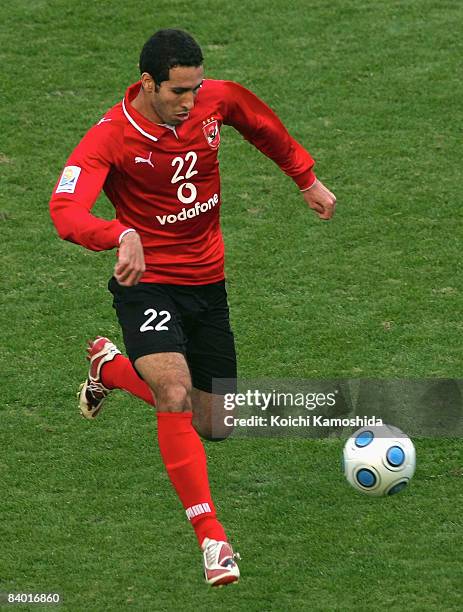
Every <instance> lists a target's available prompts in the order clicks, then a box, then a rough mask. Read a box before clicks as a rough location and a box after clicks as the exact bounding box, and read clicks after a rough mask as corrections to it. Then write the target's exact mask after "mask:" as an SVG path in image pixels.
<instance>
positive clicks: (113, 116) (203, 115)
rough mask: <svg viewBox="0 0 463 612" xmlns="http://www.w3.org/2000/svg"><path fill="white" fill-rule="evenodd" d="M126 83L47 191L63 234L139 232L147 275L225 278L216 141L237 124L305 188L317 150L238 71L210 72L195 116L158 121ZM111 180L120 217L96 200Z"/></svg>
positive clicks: (90, 243)
mask: <svg viewBox="0 0 463 612" xmlns="http://www.w3.org/2000/svg"><path fill="white" fill-rule="evenodd" d="M140 87H141V83H140V82H138V83H135V84H133V85H132V86H130V87H129V88H128V89H127V92H126V94H125V97H124V99H123V100H122V101H121V102H120V103H119V104H116V105H115V106H114V107H113V108H111V109H110V110H109V111H108V112H107V113H106V114H105V115H104V117H103V118H102V119H101V120H100V121H99V122H98V123H97V124H96V125H94V126H93V127H92V128H91V129H90V130H89V131H88V132H87V133H86V135H85V136H84V137H83V139H82V140H81V142H80V143H79V144H78V146H77V147H76V148H75V149H74V151H73V152H72V153H71V155H70V157H69V159H68V160H67V162H66V166H65V168H64V170H63V172H62V174H61V177H60V179H59V180H58V182H57V184H56V186H55V188H54V190H53V195H52V198H51V201H50V212H51V217H52V219H53V222H54V224H55V226H56V228H57V230H58V233H59V235H60V236H61V237H62V238H63V239H65V240H69V241H71V242H75V243H77V244H80V245H82V246H84V247H86V248H88V249H91V250H94V251H100V250H107V249H113V248H116V247H118V245H119V238H120V236H121V234H122V233H123V232H124V231H125V230H127V229H135V230H136V231H137V232H138V233H139V234H140V237H141V240H142V244H143V250H144V256H145V263H146V272H145V274H144V276H143V278H142V279H141V280H142V282H156V283H169V284H179V285H198V284H207V283H213V282H217V281H219V280H222V279H223V278H224V244H223V239H222V233H221V229H220V207H221V197H220V174H219V163H218V151H219V147H220V129H221V126H222V125H223V124H225V125H231V126H233V127H234V128H235V129H237V130H238V131H239V132H240V133H241V134H242V135H243V136H244V137H245V138H246V139H247V140H248V141H249V142H251V143H252V144H253V145H254V146H255V147H257V148H258V149H259V150H260V151H262V153H264V154H265V155H267V156H268V157H269V158H270V159H272V160H273V161H274V162H275V163H276V164H278V166H279V167H280V168H281V169H282V170H283V171H284V172H285V173H286V174H287V175H288V176H290V177H291V178H292V179H293V180H294V181H295V182H296V184H297V185H298V187H299V188H300V189H301V190H304V189H307V188H308V187H310V186H311V185H312V183H313V182H314V180H315V175H314V174H313V171H312V167H313V164H314V161H313V159H312V157H311V156H310V154H309V153H308V152H307V151H306V150H305V149H304V148H303V147H302V146H301V145H300V144H299V143H298V142H296V141H295V140H294V139H293V138H292V137H291V136H290V135H289V133H288V132H287V130H286V128H285V127H284V125H283V124H282V123H281V121H280V120H279V118H278V117H277V116H276V114H275V113H274V112H273V111H272V110H271V109H270V108H269V107H268V106H267V105H266V104H265V103H264V102H262V101H261V100H260V99H259V98H258V97H257V96H255V95H254V94H253V93H251V92H250V91H249V90H247V89H245V88H244V87H242V86H241V85H239V84H237V83H234V82H231V81H218V80H205V81H204V82H203V86H202V88H201V90H200V91H199V93H198V95H197V97H196V101H195V106H194V108H193V109H192V111H191V112H190V115H189V118H188V119H187V120H186V121H184V122H183V123H182V124H180V125H178V126H176V127H175V128H174V127H170V126H166V125H158V124H156V123H153V122H152V121H149V120H148V119H147V118H146V117H144V116H143V115H142V114H140V113H139V112H137V110H135V108H134V107H133V106H132V104H131V102H132V101H133V100H134V98H135V97H136V96H137V95H138V93H139V91H140ZM102 189H104V192H105V193H106V195H107V197H108V198H109V200H110V201H111V203H112V204H113V206H114V208H115V213H116V214H115V219H113V220H110V221H107V220H104V219H101V218H98V217H96V216H94V215H93V214H92V213H91V209H92V207H93V205H94V203H95V201H96V199H97V198H98V195H99V193H100V192H101V190H102Z"/></svg>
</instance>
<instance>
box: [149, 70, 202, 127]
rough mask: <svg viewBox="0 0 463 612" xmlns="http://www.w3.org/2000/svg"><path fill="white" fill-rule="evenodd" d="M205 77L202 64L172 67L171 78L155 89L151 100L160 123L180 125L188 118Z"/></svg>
mask: <svg viewBox="0 0 463 612" xmlns="http://www.w3.org/2000/svg"><path fill="white" fill-rule="evenodd" d="M203 78H204V70H203V67H202V66H198V67H195V66H176V67H175V68H171V69H170V71H169V80H168V81H163V82H162V83H161V85H160V86H159V87H157V88H155V89H154V90H153V92H152V97H151V100H150V101H151V105H152V110H153V111H154V112H155V113H156V115H157V116H158V117H159V119H160V123H168V124H169V125H179V124H180V123H182V121H186V120H187V119H188V117H189V113H190V111H191V110H192V108H193V106H194V105H195V99H196V95H197V94H198V92H199V89H200V87H201V84H202V82H203Z"/></svg>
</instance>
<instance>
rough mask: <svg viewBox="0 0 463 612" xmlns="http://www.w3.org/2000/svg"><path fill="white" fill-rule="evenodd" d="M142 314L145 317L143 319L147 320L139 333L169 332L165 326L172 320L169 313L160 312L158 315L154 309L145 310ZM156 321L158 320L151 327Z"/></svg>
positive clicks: (165, 311)
mask: <svg viewBox="0 0 463 612" xmlns="http://www.w3.org/2000/svg"><path fill="white" fill-rule="evenodd" d="M143 314H144V315H145V317H148V318H147V319H146V321H145V322H144V323H143V324H142V325H141V326H140V331H141V332H147V331H169V328H168V327H167V325H166V323H167V322H168V321H170V320H171V318H172V316H171V314H170V312H169V311H167V310H161V311H160V312H159V313H158V311H157V310H155V309H154V308H148V309H147V310H145V312H144V313H143ZM156 319H159V320H158V321H157V323H156V325H152V323H154V322H155V321H156Z"/></svg>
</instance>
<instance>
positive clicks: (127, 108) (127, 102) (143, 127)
mask: <svg viewBox="0 0 463 612" xmlns="http://www.w3.org/2000/svg"><path fill="white" fill-rule="evenodd" d="M140 87H141V81H138V82H137V83H134V84H133V85H131V86H130V87H129V88H128V89H127V91H126V92H125V96H124V99H123V100H122V110H123V112H124V115H125V117H126V119H127V120H128V121H129V123H131V125H132V126H133V127H134V128H135V129H136V130H137V131H138V132H140V134H143V136H145V137H146V138H149V139H150V140H153V141H154V142H157V141H158V140H159V138H160V137H161V136H162V135H163V134H165V133H166V127H165V126H162V125H158V124H157V123H153V122H152V121H150V120H149V119H147V118H146V117H144V116H143V115H142V114H140V113H139V112H138V111H137V110H135V108H134V107H133V106H132V100H134V99H135V98H136V97H137V95H138V93H139V91H140Z"/></svg>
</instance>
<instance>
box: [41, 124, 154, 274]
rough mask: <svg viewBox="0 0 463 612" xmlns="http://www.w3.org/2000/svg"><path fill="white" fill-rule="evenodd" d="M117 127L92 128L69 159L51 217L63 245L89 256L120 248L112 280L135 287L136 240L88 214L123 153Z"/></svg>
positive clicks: (139, 268)
mask: <svg viewBox="0 0 463 612" xmlns="http://www.w3.org/2000/svg"><path fill="white" fill-rule="evenodd" d="M121 139H122V135H121V132H120V130H118V129H117V126H114V127H113V125H111V124H110V122H104V123H102V124H99V125H96V126H94V127H93V128H92V129H91V130H90V131H89V132H87V134H86V135H85V136H84V138H83V139H82V140H81V142H80V143H79V145H78V146H77V147H76V149H74V151H73V152H72V154H71V156H70V157H69V159H68V161H67V163H66V167H65V168H64V170H63V173H62V174H61V177H60V179H59V180H58V182H57V184H56V185H55V188H54V190H53V195H52V197H51V200H50V215H51V218H52V220H53V223H54V225H55V227H56V229H57V231H58V234H59V235H60V237H61V238H63V240H69V241H70V242H75V243H76V244H80V245H82V246H84V247H86V248H87V249H90V250H92V251H103V250H110V249H113V248H116V247H119V253H118V262H117V264H116V266H115V270H114V275H115V277H116V279H117V281H118V282H119V283H120V284H121V285H126V286H130V285H135V284H137V283H138V281H139V280H140V278H141V276H142V275H143V272H144V271H145V262H144V255H143V247H142V244H141V240H140V236H139V235H138V234H137V233H136V232H135V231H133V230H132V228H129V227H127V226H125V225H123V224H122V223H120V222H119V221H118V220H117V219H112V220H109V221H108V220H105V219H101V218H99V217H96V216H94V215H92V213H91V210H92V208H93V206H94V204H95V202H96V200H97V198H98V196H99V194H100V192H101V190H102V189H103V185H104V183H105V180H106V178H107V176H108V174H109V172H110V170H111V167H112V166H113V165H115V163H116V161H117V156H118V154H119V152H120V151H121V149H122V146H121V145H122V142H121Z"/></svg>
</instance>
